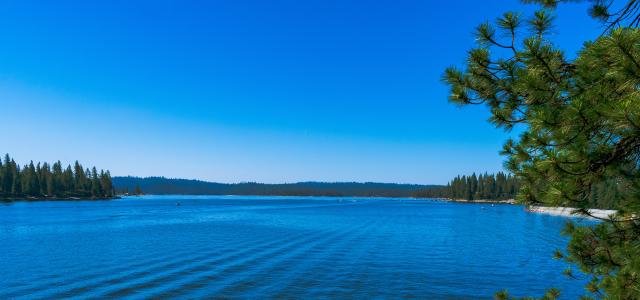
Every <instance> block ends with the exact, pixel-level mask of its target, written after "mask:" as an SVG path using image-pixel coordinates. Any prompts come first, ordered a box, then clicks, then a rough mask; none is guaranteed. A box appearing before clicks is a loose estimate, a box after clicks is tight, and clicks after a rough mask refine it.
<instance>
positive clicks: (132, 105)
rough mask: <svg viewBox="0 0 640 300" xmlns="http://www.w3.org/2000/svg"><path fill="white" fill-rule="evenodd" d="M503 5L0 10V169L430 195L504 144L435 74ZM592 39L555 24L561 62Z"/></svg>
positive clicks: (568, 11) (459, 58)
mask: <svg viewBox="0 0 640 300" xmlns="http://www.w3.org/2000/svg"><path fill="white" fill-rule="evenodd" d="M532 9H534V7H533V6H529V5H523V4H520V3H519V1H516V0H494V1H475V0H473V1H472V0H468V1H424V0H415V1H404V0H377V1H366V0H360V1H346V0H309V1H297V0H270V1H262V0H254V1H248V0H228V1H26V0H21V1H0V39H1V43H0V107H1V108H0V115H1V116H2V117H0V124H2V128H3V129H4V130H3V134H2V136H3V137H2V138H1V139H0V152H2V153H5V152H8V153H10V154H11V155H12V156H14V157H15V158H16V160H17V161H18V162H19V163H24V162H27V161H28V160H34V161H53V160H57V159H60V160H62V161H63V162H65V163H67V162H71V161H73V160H75V159H78V160H80V161H81V162H83V163H84V164H85V165H97V166H98V168H105V169H109V170H111V172H112V174H113V175H136V176H152V175H157V176H167V177H181V178H198V179H204V180H212V181H220V182H239V181H258V182H294V181H306V180H318V181H378V182H407V183H425V184H428V183H436V184H441V183H445V182H446V181H448V180H449V179H450V178H451V177H452V176H455V175H456V174H461V173H462V174H464V173H470V172H473V171H476V172H477V171H489V172H494V171H498V170H501V169H502V161H503V160H504V158H503V157H501V156H499V154H498V151H499V149H500V148H501V145H502V142H503V141H504V139H505V138H506V137H507V133H505V132H503V131H502V130H500V129H495V128H493V127H492V126H491V125H490V124H488V123H487V122H486V119H487V118H488V116H489V115H488V112H487V110H486V109H485V108H484V107H462V108H460V107H456V106H454V105H452V104H449V103H448V102H447V99H446V97H447V94H448V89H447V87H446V86H445V85H444V84H442V83H441V82H440V76H441V74H442V72H443V70H444V68H445V67H447V66H449V65H452V64H457V65H461V64H462V63H463V62H464V59H465V55H466V51H467V50H468V49H469V48H470V47H471V46H472V45H473V36H472V34H471V33H472V30H473V28H474V27H475V26H476V25H478V24H479V23H481V22H483V21H485V20H490V19H494V18H495V17H497V16H499V15H500V14H501V13H502V12H504V11H507V10H515V11H525V12H526V11H529V12H530V11H531V10H532ZM600 30H601V26H600V25H599V24H597V23H595V22H594V21H592V20H590V19H589V18H588V17H587V15H586V8H585V6H584V5H576V4H571V5H566V6H564V7H563V8H562V9H561V10H559V11H558V20H557V28H556V30H555V36H556V40H557V43H558V44H559V45H560V46H562V47H563V48H564V49H566V50H567V52H569V53H572V52H575V51H576V50H577V49H578V48H579V46H580V45H581V43H582V41H584V40H588V39H593V38H595V37H597V35H598V33H599V32H600Z"/></svg>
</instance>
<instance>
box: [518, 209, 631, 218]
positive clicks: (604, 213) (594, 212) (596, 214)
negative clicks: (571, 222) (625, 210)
mask: <svg viewBox="0 0 640 300" xmlns="http://www.w3.org/2000/svg"><path fill="white" fill-rule="evenodd" d="M577 210H578V209H577V208H575V207H551V206H529V207H527V208H526V211H527V212H532V213H540V214H546V215H552V216H562V217H580V218H589V219H606V220H609V219H611V216H612V215H615V214H616V213H618V211H617V210H612V209H598V208H590V209H588V210H587V211H588V212H589V214H590V215H585V214H582V213H578V212H577Z"/></svg>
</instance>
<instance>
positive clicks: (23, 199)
mask: <svg viewBox="0 0 640 300" xmlns="http://www.w3.org/2000/svg"><path fill="white" fill-rule="evenodd" d="M114 199H121V197H119V196H114V197H95V198H94V197H10V198H0V202H35V201H104V200H114Z"/></svg>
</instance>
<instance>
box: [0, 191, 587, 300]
mask: <svg viewBox="0 0 640 300" xmlns="http://www.w3.org/2000/svg"><path fill="white" fill-rule="evenodd" d="M178 204H179V205H178ZM566 221H567V219H566V218H563V217H556V216H548V215H540V214H532V213H527V212H525V211H524V210H523V208H522V207H521V206H516V205H497V204H496V205H493V206H492V205H491V204H464V203H452V202H442V201H436V200H427V199H389V198H328V197H327V198H325V197H247V196H143V197H129V198H123V199H119V200H112V201H60V202H52V201H45V202H15V203H5V204H0V245H1V247H0V249H1V250H0V251H2V255H1V256H0V270H1V271H2V276H1V277H0V299H7V298H24V299H31V298H51V299H56V298H78V299H86V298H114V297H126V298H131V299H136V298H189V299H193V298H210V297H223V298H303V299H309V298H331V299H335V298H349V299H353V298H359V299H362V298H430V299H434V298H435V299H478V298H481V299H482V298H487V299H490V298H492V297H493V294H494V293H495V292H496V291H499V290H502V289H505V288H506V289H508V290H509V291H510V292H511V293H512V294H513V295H516V296H525V295H534V296H540V295H541V294H542V293H543V292H544V290H545V289H546V288H549V287H557V288H560V289H561V291H562V298H563V299H575V298H576V297H577V296H578V295H580V294H582V291H583V287H582V285H583V284H582V282H577V281H575V280H572V279H569V278H567V277H565V276H564V275H562V274H561V273H562V271H563V270H564V268H566V265H565V264H564V263H563V262H561V261H556V260H552V254H553V251H554V249H556V248H564V246H565V245H566V242H567V240H566V238H564V237H562V236H560V234H559V232H560V230H561V229H562V227H563V226H564V224H565V223H566Z"/></svg>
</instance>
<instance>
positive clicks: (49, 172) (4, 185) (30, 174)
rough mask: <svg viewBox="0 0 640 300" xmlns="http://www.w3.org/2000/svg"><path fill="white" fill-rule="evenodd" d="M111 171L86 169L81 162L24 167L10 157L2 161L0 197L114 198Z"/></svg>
mask: <svg viewBox="0 0 640 300" xmlns="http://www.w3.org/2000/svg"><path fill="white" fill-rule="evenodd" d="M114 195H115V192H114V188H113V183H112V181H111V174H110V173H109V171H104V170H100V172H98V170H97V169H96V167H93V168H91V169H89V168H87V169H84V168H83V167H82V165H81V164H80V163H78V162H77V161H76V162H75V163H74V165H73V166H71V165H68V166H67V167H66V168H63V167H62V163H60V161H57V162H55V163H53V164H48V163H46V162H44V163H37V164H34V163H33V161H31V162H29V164H27V165H25V166H23V167H21V166H20V165H18V164H17V163H16V162H15V161H14V160H13V159H12V158H11V157H10V156H9V155H8V154H7V155H5V157H4V161H2V160H0V198H4V199H15V198H49V199H64V198H92V199H104V198H112V197H114Z"/></svg>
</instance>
